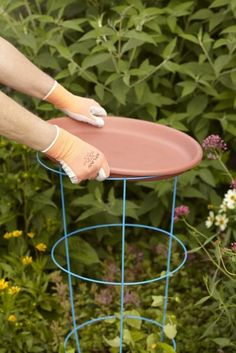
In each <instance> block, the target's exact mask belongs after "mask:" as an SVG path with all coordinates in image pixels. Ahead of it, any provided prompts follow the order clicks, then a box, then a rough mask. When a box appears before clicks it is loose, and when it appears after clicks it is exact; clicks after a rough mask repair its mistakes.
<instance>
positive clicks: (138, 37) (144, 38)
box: [124, 30, 156, 45]
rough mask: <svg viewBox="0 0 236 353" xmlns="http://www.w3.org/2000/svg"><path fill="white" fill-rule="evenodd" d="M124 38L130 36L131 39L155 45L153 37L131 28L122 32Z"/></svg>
mask: <svg viewBox="0 0 236 353" xmlns="http://www.w3.org/2000/svg"><path fill="white" fill-rule="evenodd" d="M124 38H132V39H136V40H139V41H142V42H144V43H152V44H155V45H156V42H155V40H154V39H153V37H152V36H151V35H150V34H147V33H145V32H137V31H135V30H131V31H128V32H126V33H125V34H124Z"/></svg>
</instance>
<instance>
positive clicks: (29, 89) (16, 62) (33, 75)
mask: <svg viewBox="0 0 236 353" xmlns="http://www.w3.org/2000/svg"><path fill="white" fill-rule="evenodd" d="M0 83H2V84H4V85H6V86H9V87H11V88H14V89H16V90H17V91H20V92H23V93H26V94H28V95H31V96H34V97H37V98H39V99H41V98H43V97H44V96H45V95H46V94H47V93H48V92H49V90H50V89H51V87H52V86H53V83H54V80H53V79H52V78H51V77H50V76H48V75H47V74H45V73H44V72H43V71H41V70H40V69H38V68H37V67H36V66H35V65H34V64H32V63H31V62H30V61H29V60H28V59H27V58H26V57H25V56H24V55H23V54H21V53H20V52H19V51H18V50H17V49H16V48H15V47H14V46H13V45H12V44H10V43H9V42H8V41H6V40H5V39H3V38H2V37H0Z"/></svg>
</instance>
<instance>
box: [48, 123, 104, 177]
mask: <svg viewBox="0 0 236 353" xmlns="http://www.w3.org/2000/svg"><path fill="white" fill-rule="evenodd" d="M55 127H56V137H55V139H54V140H53V141H52V143H51V144H50V146H48V147H47V148H46V149H44V150H43V151H42V152H43V153H45V154H46V155H48V156H49V157H51V158H54V159H56V160H57V161H58V162H60V164H61V166H62V168H63V169H64V171H65V172H66V174H67V175H68V176H69V178H70V180H71V182H72V183H74V184H77V183H79V182H80V181H82V180H85V179H96V180H99V181H103V180H105V179H106V178H107V177H109V175H110V168H109V166H108V163H107V161H106V159H105V157H104V155H103V153H102V152H101V151H99V150H98V149H97V148H95V147H94V146H92V145H90V144H88V143H87V142H85V141H83V140H81V139H80V138H78V137H76V136H74V135H72V134H70V133H69V132H68V131H66V130H64V129H61V128H59V127H58V126H57V125H55Z"/></svg>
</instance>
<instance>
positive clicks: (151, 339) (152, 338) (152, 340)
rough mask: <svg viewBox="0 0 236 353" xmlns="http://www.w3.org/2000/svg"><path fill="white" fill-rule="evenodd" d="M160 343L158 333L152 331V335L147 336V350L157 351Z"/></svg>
mask: <svg viewBox="0 0 236 353" xmlns="http://www.w3.org/2000/svg"><path fill="white" fill-rule="evenodd" d="M157 344H158V338H157V335H156V334H154V333H151V334H150V335H148V336H147V340H146V345H147V350H148V352H153V353H154V352H155V351H156V348H157Z"/></svg>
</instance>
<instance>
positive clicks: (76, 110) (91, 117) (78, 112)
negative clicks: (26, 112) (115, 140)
mask: <svg viewBox="0 0 236 353" xmlns="http://www.w3.org/2000/svg"><path fill="white" fill-rule="evenodd" d="M43 100H46V101H48V102H50V103H52V104H53V105H54V106H55V107H57V108H59V109H60V110H62V111H63V112H64V113H66V115H68V116H69V117H70V118H73V119H75V120H78V121H83V122H85V123H89V124H92V125H95V126H98V127H102V126H103V125H104V120H103V119H102V117H103V116H106V115H107V113H106V111H105V110H104V109H103V108H102V107H101V106H100V105H99V104H98V103H97V102H96V101H95V100H93V99H89V98H84V97H79V96H76V95H74V94H72V93H70V92H69V91H67V90H66V89H65V88H64V87H62V86H61V85H60V84H59V83H57V82H56V81H55V82H54V85H53V87H52V88H51V90H50V91H49V92H48V94H47V95H46V96H45V97H44V98H43Z"/></svg>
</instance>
